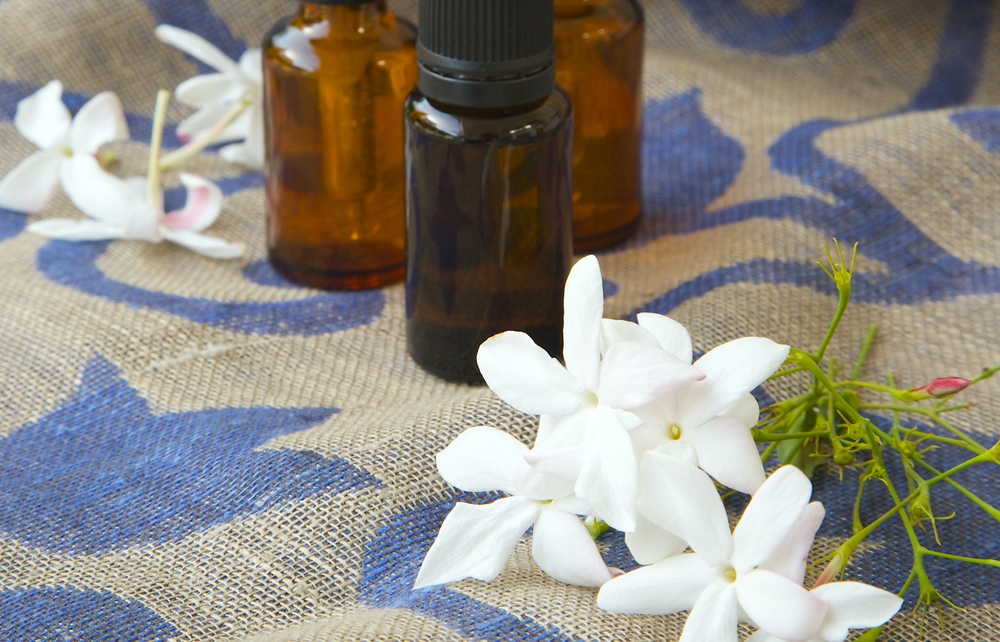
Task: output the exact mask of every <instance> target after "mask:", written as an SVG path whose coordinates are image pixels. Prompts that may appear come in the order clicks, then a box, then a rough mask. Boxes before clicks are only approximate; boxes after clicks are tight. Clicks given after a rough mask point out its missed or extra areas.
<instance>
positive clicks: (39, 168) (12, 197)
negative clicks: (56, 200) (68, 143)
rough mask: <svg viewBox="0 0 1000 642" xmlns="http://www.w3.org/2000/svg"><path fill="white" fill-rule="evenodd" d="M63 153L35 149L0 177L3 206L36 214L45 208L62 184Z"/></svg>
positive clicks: (0, 205)
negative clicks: (58, 186) (35, 150)
mask: <svg viewBox="0 0 1000 642" xmlns="http://www.w3.org/2000/svg"><path fill="white" fill-rule="evenodd" d="M65 159H66V157H65V156H63V155H62V154H61V153H60V152H47V151H40V152H35V153H34V154H32V155H31V156H28V157H27V158H25V159H24V160H23V161H21V162H20V164H19V165H18V166H17V167H15V168H14V169H12V170H10V173H9V174H7V175H6V176H4V177H3V179H0V207H2V208H3V209H6V210H13V211H15V212H25V213H27V214H36V213H38V212H41V211H42V210H43V209H45V206H46V205H48V204H49V200H51V199H52V193H53V192H55V189H56V186H57V185H59V166H60V165H61V164H62V162H63V160H65Z"/></svg>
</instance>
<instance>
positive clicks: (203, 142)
mask: <svg viewBox="0 0 1000 642" xmlns="http://www.w3.org/2000/svg"><path fill="white" fill-rule="evenodd" d="M252 104H253V98H252V97H250V96H249V95H248V96H244V97H243V100H241V101H240V102H238V103H236V104H235V105H233V106H232V108H231V109H230V110H229V111H227V112H226V113H225V115H223V116H222V119H221V120H219V122H217V123H216V124H215V125H213V126H212V128H211V129H209V130H208V131H206V132H204V133H203V134H201V135H200V136H198V137H197V138H195V139H194V140H192V141H191V142H190V143H188V144H187V145H185V146H184V147H181V148H180V149H175V150H174V151H172V152H170V153H169V154H167V155H166V156H164V157H163V158H161V159H160V169H161V170H162V171H167V170H169V169H173V168H174V167H177V166H178V165H180V164H181V163H183V162H184V161H186V160H188V159H189V158H192V157H194V156H196V155H197V154H198V153H200V152H201V151H202V150H203V149H205V148H206V147H208V146H209V145H211V144H212V143H214V142H215V141H216V140H218V138H219V136H220V135H222V132H224V131H225V130H226V128H227V127H229V126H230V125H231V124H232V123H233V121H234V120H236V119H237V118H239V117H240V115H242V114H243V112H245V111H246V110H247V109H248V108H249V107H250V105H252Z"/></svg>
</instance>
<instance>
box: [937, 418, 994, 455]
mask: <svg viewBox="0 0 1000 642" xmlns="http://www.w3.org/2000/svg"><path fill="white" fill-rule="evenodd" d="M930 417H931V419H932V420H933V421H934V423H936V424H938V425H939V426H941V427H942V428H944V429H945V430H947V431H949V432H950V433H952V434H953V435H955V436H956V437H958V438H959V439H961V440H962V441H964V442H965V443H967V444H968V445H970V446H972V448H973V449H974V450H975V451H976V452H979V453H982V452H986V448H985V447H984V446H983V445H982V444H981V443H979V442H978V441H976V440H975V439H973V438H972V437H969V436H968V435H967V434H965V432H964V431H963V430H960V429H959V428H956V427H955V426H952V425H951V424H950V423H948V422H947V421H945V420H944V419H942V418H941V417H940V415H937V414H934V415H931V416H930Z"/></svg>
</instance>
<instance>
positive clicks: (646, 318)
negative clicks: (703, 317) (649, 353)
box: [636, 312, 692, 363]
mask: <svg viewBox="0 0 1000 642" xmlns="http://www.w3.org/2000/svg"><path fill="white" fill-rule="evenodd" d="M636 319H637V320H638V321H639V325H640V326H642V327H643V328H644V329H645V330H647V331H649V332H650V333H651V334H652V335H653V336H654V337H656V341H657V343H659V344H660V347H662V348H663V349H664V350H666V351H667V352H669V353H670V354H672V355H674V356H675V357H677V358H678V359H680V360H681V361H683V362H684V363H691V361H692V357H691V355H692V348H691V335H690V334H688V331H687V328H685V327H684V326H683V325H681V324H680V323H678V322H677V321H674V320H673V319H671V318H670V317H666V316H663V315H662V314H652V313H650V312H641V313H639V314H638V315H636Z"/></svg>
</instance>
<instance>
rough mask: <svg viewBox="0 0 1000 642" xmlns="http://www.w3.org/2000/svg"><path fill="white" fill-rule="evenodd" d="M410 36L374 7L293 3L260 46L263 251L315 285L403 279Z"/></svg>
mask: <svg viewBox="0 0 1000 642" xmlns="http://www.w3.org/2000/svg"><path fill="white" fill-rule="evenodd" d="M414 45H415V33H414V31H413V29H412V27H411V26H409V25H408V24H405V23H400V22H397V20H396V18H395V16H393V14H392V12H391V11H390V10H389V9H388V8H387V7H386V4H385V2H358V1H355V0H326V1H324V2H307V3H303V4H302V5H301V6H300V8H299V11H298V13H296V14H295V15H294V16H292V17H291V18H290V19H289V20H288V21H286V22H284V23H282V24H279V25H277V26H276V27H275V28H274V29H272V30H271V32H270V33H269V34H268V35H267V37H266V38H265V41H264V56H263V58H264V106H265V109H264V120H265V130H266V143H267V144H266V148H267V160H266V168H265V173H266V189H267V241H268V254H269V257H270V260H271V263H272V264H273V265H274V267H275V269H276V270H277V271H278V272H280V273H281V274H283V275H284V276H286V277H287V278H289V279H291V280H293V281H297V282H299V283H302V284H304V285H309V286H312V287H318V288H324V289H351V290H353V289H360V288H371V287H378V286H381V285H384V284H387V283H391V282H393V281H398V280H401V279H402V278H403V271H404V266H405V248H404V243H405V188H404V168H403V123H402V117H401V113H402V110H403V102H404V100H405V99H406V96H407V94H409V93H410V91H411V90H412V89H413V87H414V85H415V84H416V74H417V68H416V52H415V49H414Z"/></svg>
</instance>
